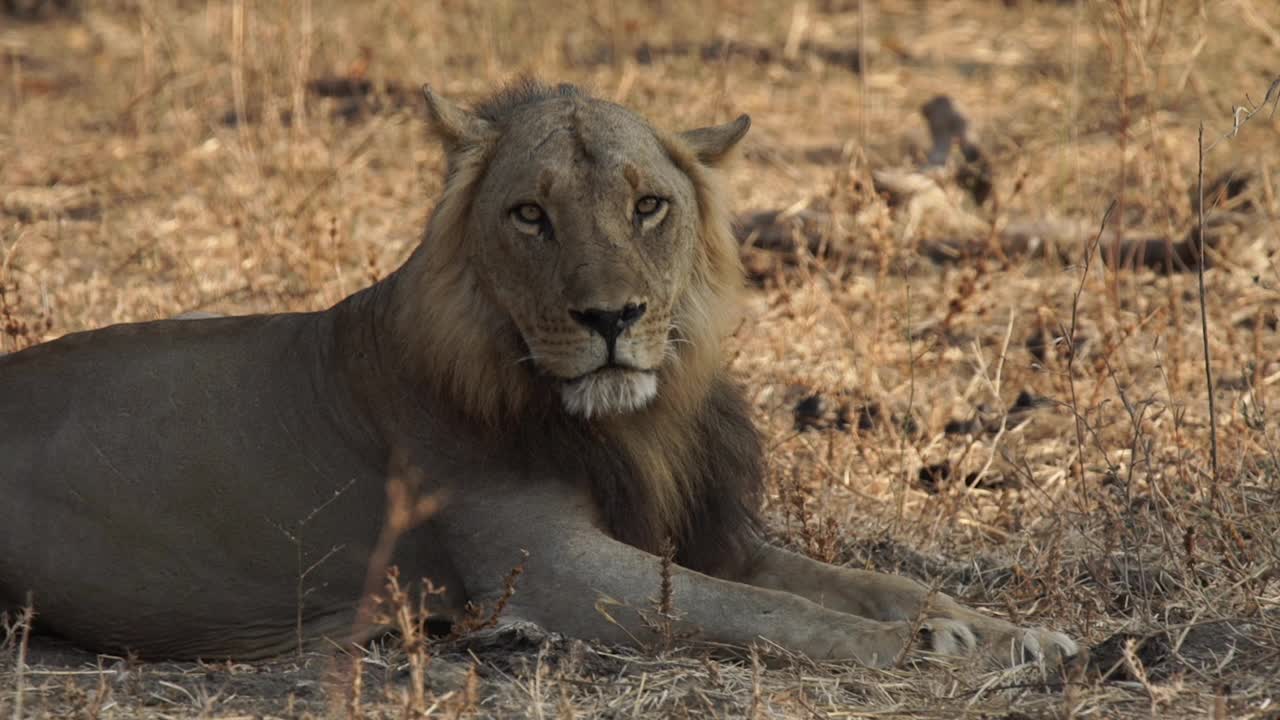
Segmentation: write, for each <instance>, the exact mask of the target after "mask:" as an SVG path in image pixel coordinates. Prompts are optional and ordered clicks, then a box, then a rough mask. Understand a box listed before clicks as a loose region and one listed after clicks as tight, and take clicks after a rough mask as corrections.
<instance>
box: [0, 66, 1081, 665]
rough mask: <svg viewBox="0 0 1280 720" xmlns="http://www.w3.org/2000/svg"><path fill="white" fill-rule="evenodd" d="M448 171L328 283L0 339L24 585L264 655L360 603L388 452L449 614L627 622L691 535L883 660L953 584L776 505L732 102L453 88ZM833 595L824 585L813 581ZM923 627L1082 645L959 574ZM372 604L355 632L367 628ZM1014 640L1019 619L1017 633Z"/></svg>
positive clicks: (738, 593)
mask: <svg viewBox="0 0 1280 720" xmlns="http://www.w3.org/2000/svg"><path fill="white" fill-rule="evenodd" d="M429 105H430V107H431V110H432V114H433V119H434V122H435V125H436V129H437V131H438V132H439V133H440V134H441V136H442V137H443V138H444V139H445V142H446V149H447V150H448V152H449V179H448V183H447V186H446V190H445V192H444V194H443V196H442V197H441V199H440V201H439V203H438V205H437V207H436V209H435V211H434V212H433V215H432V219H431V221H430V223H429V225H428V230H427V233H426V236H425V238H424V240H423V243H422V245H421V246H420V247H419V248H418V250H417V251H416V252H415V253H414V255H413V256H412V257H411V258H410V259H409V260H408V261H407V262H406V263H405V265H404V266H403V267H402V268H400V269H399V270H398V271H396V272H395V273H393V274H392V275H390V276H389V277H387V278H386V279H384V280H382V281H381V282H379V283H377V284H375V285H374V286H372V287H370V288H367V289H365V290H363V291H361V292H359V293H357V294H356V295H354V296H352V297H351V298H348V299H347V300H345V301H343V302H342V303H339V304H338V305H337V306H335V307H334V308H331V309H329V310H327V311H324V312H317V313H306V314H293V315H277V316H263V317H250V318H227V319H198V320H181V321H161V322H157V323H149V324H140V325H128V326H117V327H113V328H107V329H104V330H98V331H93V332H88V333H80V334H76V335H73V336H68V337H66V338H63V339H60V340H57V341H54V342H51V343H48V344H46V345H43V346H38V347H36V348H32V349H29V350H26V351H23V352H20V353H16V354H14V355H11V356H7V357H3V358H0V497H4V498H5V499H6V500H7V502H5V503H3V504H0V601H7V602H9V603H20V602H22V601H23V600H24V598H25V597H26V596H27V595H28V593H29V594H30V595H31V596H32V599H33V601H34V604H35V607H36V610H37V612H38V613H39V616H40V618H41V620H42V622H44V623H45V625H46V626H47V627H49V628H51V629H53V630H55V631H57V632H61V633H63V634H65V635H67V636H69V637H71V638H72V639H75V640H76V641H78V642H81V643H84V644H87V645H91V646H94V647H100V648H109V649H129V650H134V651H137V652H140V653H142V654H144V655H168V656H202V657H251V656H258V655H264V654H271V653H277V652H280V651H282V650H285V649H287V648H289V647H291V646H292V643H294V642H295V641H296V632H297V631H298V629H299V628H298V627H297V625H298V619H299V613H300V616H301V628H300V629H301V632H302V634H303V635H304V636H305V637H306V638H307V639H308V640H314V639H317V638H321V637H330V638H336V639H341V638H343V637H345V636H347V635H349V634H350V632H351V631H352V629H353V627H354V625H353V621H354V619H355V615H356V607H357V604H358V603H359V600H360V596H361V593H362V591H363V590H364V589H366V588H365V585H366V573H367V572H368V569H369V564H370V558H371V555H372V554H373V553H374V552H375V550H374V548H375V545H377V543H378V541H379V537H380V533H381V532H382V531H383V530H384V529H385V525H386V521H387V517H386V505H387V495H386V486H387V481H388V479H389V477H392V476H395V475H398V474H401V473H408V474H412V475H413V476H414V477H420V478H421V479H422V487H421V488H420V490H421V491H422V492H423V493H426V494H428V495H431V496H433V497H436V498H438V499H439V502H440V503H441V509H440V510H439V512H437V513H435V514H433V515H432V516H430V517H429V518H427V519H426V520H425V521H423V522H421V523H420V524H417V525H416V526H415V527H414V528H413V529H412V530H410V531H409V532H408V533H407V534H405V535H404V536H403V537H400V538H399V542H398V544H397V546H396V547H397V550H396V554H395V556H394V557H393V558H392V562H394V563H395V564H396V565H398V566H399V568H400V571H401V574H402V576H403V577H407V578H419V577H427V578H430V579H431V580H432V581H433V583H434V584H435V585H436V586H438V587H439V586H443V587H445V588H446V592H445V594H444V596H443V597H441V598H435V599H433V600H432V603H433V611H434V612H435V614H436V615H437V616H438V617H453V616H456V614H457V613H458V612H459V611H460V610H461V609H462V607H463V605H464V604H465V603H466V602H485V601H489V600H493V599H495V598H497V597H498V596H500V595H502V594H503V593H504V586H503V578H504V576H505V575H506V574H507V573H508V571H509V570H510V569H511V568H512V567H513V566H514V565H516V564H517V563H518V562H520V560H521V553H522V551H528V553H529V558H528V561H527V567H526V570H525V573H524V575H522V576H521V580H520V584H519V586H518V587H517V589H516V594H515V596H514V597H513V598H511V601H510V603H509V606H508V607H509V613H510V614H511V615H514V616H518V617H523V618H525V619H528V620H532V621H535V622H540V623H543V624H545V625H547V626H549V627H550V628H551V629H553V630H558V631H561V632H565V633H570V634H575V635H580V636H584V637H599V638H603V639H606V640H612V641H620V642H626V641H631V640H633V639H634V638H635V637H637V634H642V633H643V625H644V621H643V620H641V619H640V618H639V616H638V615H637V614H635V613H629V614H627V616H626V617H623V614H620V613H618V612H617V611H615V614H614V616H613V617H605V616H604V615H603V614H602V613H599V612H597V611H595V610H594V609H593V605H594V603H595V602H596V600H597V598H599V597H608V598H611V599H613V600H617V601H621V602H625V603H629V604H630V605H631V606H632V607H633V608H643V607H644V606H645V605H646V603H647V599H648V598H650V597H652V596H653V595H654V593H655V592H656V590H657V587H658V572H657V568H658V565H659V563H658V559H657V557H655V553H658V552H660V551H661V549H662V547H663V546H664V544H665V543H666V542H667V541H670V542H671V543H672V544H673V546H674V549H675V552H676V560H677V562H678V563H679V566H678V567H677V568H676V571H675V572H674V575H673V577H672V584H673V588H674V592H675V598H674V599H675V602H676V604H677V606H678V607H679V609H680V611H681V612H682V613H683V617H684V619H685V621H686V622H688V623H689V625H691V626H694V627H696V628H698V629H699V630H701V631H702V632H703V633H704V634H705V636H706V637H707V638H708V639H710V640H714V641H717V642H721V643H730V644H738V645H741V644H746V643H749V642H751V641H752V640H753V639H754V638H756V637H759V636H764V637H767V638H769V639H771V640H774V641H775V642H778V643H780V644H781V645H783V646H784V647H788V648H791V649H793V650H796V651H799V652H804V653H809V654H812V655H818V656H824V657H848V658H854V659H858V660H861V661H864V662H872V663H884V662H888V661H891V660H892V659H893V657H894V656H895V655H896V654H897V653H898V651H900V650H901V649H902V648H903V647H904V645H905V644H906V643H907V640H908V637H909V634H910V632H911V621H912V620H913V619H914V618H915V617H916V615H917V614H918V613H920V612H921V611H923V610H924V609H925V608H924V604H925V603H926V602H928V601H929V594H928V593H927V591H926V590H925V589H924V588H923V587H921V586H919V585H918V584H916V583H913V582H911V581H907V580H903V579H900V578H894V577H891V576H886V575H878V574H874V573H858V572H855V571H849V570H843V569H840V568H833V567H830V566H823V565H820V564H818V563H814V562H813V561H810V560H807V559H804V558H800V557H798V556H794V555H791V554H789V553H784V552H782V551H779V550H776V549H773V548H770V547H768V546H767V545H765V544H764V543H763V541H762V540H761V539H760V536H759V533H758V532H757V521H756V516H755V513H756V507H757V506H758V502H759V491H760V485H761V481H762V474H763V461H762V451H761V447H760V444H759V441H758V439H757V437H756V433H755V431H754V429H753V427H752V424H751V421H750V418H749V413H748V410H747V407H746V404H745V403H744V402H743V400H742V398H741V395H740V392H739V391H738V390H737V389H736V388H735V386H734V385H733V384H732V383H731V382H730V381H728V380H727V379H726V378H725V376H724V370H723V368H722V364H721V363H722V360H721V357H720V352H719V351H720V343H721V340H722V336H723V335H724V334H725V333H726V332H727V331H728V330H729V326H730V322H731V320H732V315H731V314H730V308H731V305H732V303H733V300H734V297H735V293H736V291H737V289H738V287H739V286H740V285H741V271H740V268H739V266H738V262H737V255H736V248H735V246H734V244H733V241H732V239H731V236H730V234H729V232H728V228H727V222H726V220H725V213H724V208H723V205H722V200H721V196H720V193H719V192H718V190H717V189H716V187H715V183H714V171H713V167H714V165H716V164H717V163H718V162H719V160H720V159H721V157H722V156H724V155H725V154H726V153H727V152H728V151H729V150H730V149H731V148H732V146H733V145H734V144H735V143H736V142H737V141H738V139H739V138H741V136H742V135H743V134H744V133H745V131H746V127H747V125H746V121H745V118H742V119H740V120H739V121H737V122H736V123H730V124H727V125H723V126H719V127H714V128H704V129H701V130H695V131H692V132H689V133H684V134H682V135H671V134H666V133H662V132H659V131H656V130H653V129H652V128H651V127H649V126H648V125H647V124H646V123H645V122H644V121H643V120H642V119H640V118H639V117H638V116H635V115H634V114H631V113H629V112H628V111H626V110H624V109H622V108H620V107H617V106H615V105H611V104H608V103H603V102H600V101H596V100H591V99H589V98H585V97H583V96H581V95H579V94H578V93H577V92H576V91H573V90H571V89H565V88H558V89H548V88H543V87H541V86H536V85H526V86H521V87H518V88H517V89H516V90H514V91H510V92H507V93H504V94H502V95H499V96H498V97H497V98H496V99H495V100H493V101H491V102H489V103H487V104H486V105H483V106H481V108H480V109H479V110H478V111H477V112H476V113H474V114H471V113H467V112H465V111H462V110H460V109H458V108H456V107H454V106H452V105H450V104H448V103H447V102H445V101H442V100H440V99H439V98H436V97H434V96H430V97H429ZM819 603H821V605H820V604H819ZM927 615H928V616H929V618H930V620H929V621H928V623H926V624H927V626H928V627H929V628H930V629H931V630H932V631H933V636H932V637H933V639H932V641H931V642H928V643H925V644H926V645H928V646H929V647H930V648H933V649H937V650H943V651H957V650H963V649H964V648H965V647H966V646H971V645H972V644H973V643H974V639H975V635H977V636H978V639H979V640H981V641H983V642H984V643H986V644H987V645H988V646H996V650H997V655H999V654H1000V653H1004V654H1005V655H1006V656H1009V654H1010V652H1011V651H1012V652H1013V654H1014V655H1016V656H1018V657H1021V655H1022V653H1023V651H1024V650H1025V651H1030V652H1031V654H1033V655H1034V654H1038V652H1039V650H1040V648H1041V646H1045V647H1044V649H1045V650H1046V651H1049V650H1052V651H1054V652H1056V651H1058V650H1062V651H1064V652H1065V651H1068V650H1071V649H1073V648H1074V646H1073V645H1071V644H1070V641H1069V640H1066V638H1064V637H1062V636H1059V635H1056V634H1052V633H1039V634H1035V635H1031V634H1027V633H1024V632H1023V631H1020V630H1018V629H1016V628H1014V627H1013V626H1011V625H1008V624H1007V623H1002V622H1000V621H996V620H993V619H989V618H985V617H984V616H981V615H978V614H976V613H974V612H972V611H969V610H967V609H965V608H963V607H961V606H959V605H958V604H956V603H954V602H953V601H951V600H950V599H948V598H945V597H942V598H940V599H938V600H936V601H935V602H934V605H933V607H931V608H929V610H928V613H927ZM356 634H357V635H359V634H361V632H360V630H357V631H356ZM1002 643H1012V645H1013V647H1012V650H1011V648H1009V647H1005V648H1001V647H999V646H1000V645H1001V644H1002Z"/></svg>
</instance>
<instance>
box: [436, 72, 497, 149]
mask: <svg viewBox="0 0 1280 720" xmlns="http://www.w3.org/2000/svg"><path fill="white" fill-rule="evenodd" d="M422 94H423V95H425V96H426V97H427V114H428V115H429V116H430V117H431V129H432V130H434V131H435V133H436V134H437V135H439V136H440V139H441V140H443V141H444V145H445V150H447V151H448V152H451V153H452V152H453V151H454V150H457V149H458V148H461V147H466V146H468V145H477V144H479V143H482V142H484V141H485V140H486V139H487V138H488V137H489V136H490V134H491V132H492V129H491V128H490V126H489V122H488V121H487V120H485V119H484V118H482V117H480V116H478V115H476V114H474V113H471V112H468V111H466V110H463V109H462V108H461V107H458V106H457V105H455V104H454V103H452V102H450V101H449V100H447V99H445V98H443V97H441V96H439V95H437V94H436V93H435V91H434V90H432V89H431V86H430V85H423V86H422Z"/></svg>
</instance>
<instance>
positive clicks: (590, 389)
mask: <svg viewBox="0 0 1280 720" xmlns="http://www.w3.org/2000/svg"><path fill="white" fill-rule="evenodd" d="M657 396H658V377H657V374H656V373H651V372H640V371H635V370H604V371H600V372H594V373H591V374H590V375H587V376H585V377H581V378H578V379H577V380H574V381H573V382H569V383H565V384H563V385H561V386H560V399H561V401H562V402H563V403H564V408H565V410H568V411H569V412H570V413H571V414H573V415H580V416H582V417H584V418H586V419H588V420H590V419H591V418H594V417H599V416H601V415H622V414H625V413H630V412H635V411H636V410H640V409H641V408H644V407H646V406H647V405H648V404H649V403H651V402H653V399H654V398H655V397H657Z"/></svg>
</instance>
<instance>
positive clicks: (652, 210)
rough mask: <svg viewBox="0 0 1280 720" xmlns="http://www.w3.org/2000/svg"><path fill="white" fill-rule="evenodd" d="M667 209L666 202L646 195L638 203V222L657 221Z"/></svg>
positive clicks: (636, 209)
mask: <svg viewBox="0 0 1280 720" xmlns="http://www.w3.org/2000/svg"><path fill="white" fill-rule="evenodd" d="M666 209H667V201H666V200H663V199H662V198H660V197H656V196H654V195H645V196H644V197H642V198H640V199H639V200H637V201H636V208H635V211H636V222H640V223H646V222H651V221H653V220H656V219H658V218H659V217H661V215H662V212H663V211H664V210H666Z"/></svg>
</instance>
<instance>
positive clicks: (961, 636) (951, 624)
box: [916, 618, 978, 656]
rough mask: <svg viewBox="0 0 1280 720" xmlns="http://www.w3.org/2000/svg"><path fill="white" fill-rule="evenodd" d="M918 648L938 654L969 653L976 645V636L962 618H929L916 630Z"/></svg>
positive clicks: (958, 654) (957, 654) (959, 654)
mask: <svg viewBox="0 0 1280 720" xmlns="http://www.w3.org/2000/svg"><path fill="white" fill-rule="evenodd" d="M916 640H917V641H918V642H919V643H920V649H922V650H925V651H928V652H932V653H937V654H939V655H956V656H961V655H969V654H972V653H973V651H974V648H976V647H977V646H978V637H977V636H976V635H974V633H973V629H972V628H970V627H969V624H968V623H966V622H964V621H963V620H952V619H950V618H929V619H928V620H925V621H924V622H923V623H921V624H920V629H919V630H918V631H917V632H916Z"/></svg>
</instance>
